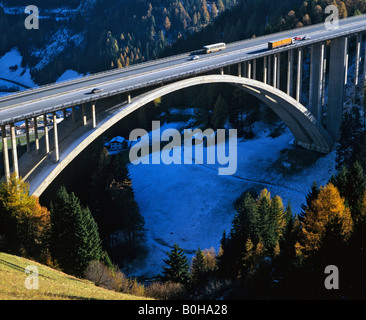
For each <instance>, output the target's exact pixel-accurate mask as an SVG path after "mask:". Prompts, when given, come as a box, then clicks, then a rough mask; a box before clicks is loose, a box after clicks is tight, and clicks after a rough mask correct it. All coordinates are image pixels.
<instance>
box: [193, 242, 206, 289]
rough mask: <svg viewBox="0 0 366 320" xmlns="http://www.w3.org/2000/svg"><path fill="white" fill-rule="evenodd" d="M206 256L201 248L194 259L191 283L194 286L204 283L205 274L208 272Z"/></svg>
mask: <svg viewBox="0 0 366 320" xmlns="http://www.w3.org/2000/svg"><path fill="white" fill-rule="evenodd" d="M204 259H205V257H204V255H203V252H202V250H201V249H200V248H198V249H197V251H196V254H195V256H194V257H193V259H192V264H191V281H192V284H195V285H197V284H198V283H200V282H201V281H202V278H203V275H204V273H205V272H206V271H207V270H206V268H205V262H204Z"/></svg>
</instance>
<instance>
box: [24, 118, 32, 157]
mask: <svg viewBox="0 0 366 320" xmlns="http://www.w3.org/2000/svg"><path fill="white" fill-rule="evenodd" d="M25 138H26V140H27V152H30V151H31V148H30V137H29V119H25Z"/></svg>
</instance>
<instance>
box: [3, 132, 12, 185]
mask: <svg viewBox="0 0 366 320" xmlns="http://www.w3.org/2000/svg"><path fill="white" fill-rule="evenodd" d="M1 140H2V144H3V159H4V160H3V161H4V171H5V181H7V182H8V181H9V178H10V167H9V154H8V138H7V134H6V126H4V125H2V126H1Z"/></svg>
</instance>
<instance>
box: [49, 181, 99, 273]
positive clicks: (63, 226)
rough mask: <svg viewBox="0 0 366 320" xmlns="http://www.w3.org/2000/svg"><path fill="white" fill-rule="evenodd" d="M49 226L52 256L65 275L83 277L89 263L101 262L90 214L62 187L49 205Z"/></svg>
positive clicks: (73, 195) (97, 239) (97, 240)
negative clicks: (50, 227) (93, 261)
mask: <svg viewBox="0 0 366 320" xmlns="http://www.w3.org/2000/svg"><path fill="white" fill-rule="evenodd" d="M51 226H52V229H51V230H52V232H51V254H52V257H53V258H55V259H56V261H57V263H58V264H59V265H60V267H61V268H62V269H63V270H64V271H65V272H67V273H70V274H73V275H76V276H82V275H83V272H84V270H85V268H86V267H87V265H88V264H89V262H90V261H92V260H101V259H102V257H103V250H102V246H101V240H100V237H99V233H98V226H97V224H96V222H95V220H94V218H93V217H92V215H91V213H90V210H89V209H88V208H83V207H82V206H81V204H80V200H79V199H78V198H77V197H76V196H75V194H74V193H70V194H69V193H67V191H66V188H65V187H60V189H59V190H58V192H57V194H56V198H55V200H54V202H52V203H51Z"/></svg>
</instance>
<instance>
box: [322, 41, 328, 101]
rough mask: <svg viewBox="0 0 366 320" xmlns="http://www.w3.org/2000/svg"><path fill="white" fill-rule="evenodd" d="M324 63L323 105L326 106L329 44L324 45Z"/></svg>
mask: <svg viewBox="0 0 366 320" xmlns="http://www.w3.org/2000/svg"><path fill="white" fill-rule="evenodd" d="M323 61H324V63H323V86H322V97H321V99H322V107H323V106H324V101H325V86H326V83H325V80H326V76H327V46H326V45H325V46H324V60H323Z"/></svg>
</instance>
